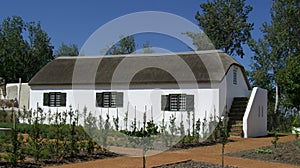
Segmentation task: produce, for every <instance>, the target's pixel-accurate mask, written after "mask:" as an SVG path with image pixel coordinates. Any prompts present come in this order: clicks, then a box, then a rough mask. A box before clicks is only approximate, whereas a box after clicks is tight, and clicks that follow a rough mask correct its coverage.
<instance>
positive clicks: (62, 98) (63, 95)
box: [60, 93, 67, 107]
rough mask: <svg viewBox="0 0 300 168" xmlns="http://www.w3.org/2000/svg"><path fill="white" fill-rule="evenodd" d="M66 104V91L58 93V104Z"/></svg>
mask: <svg viewBox="0 0 300 168" xmlns="http://www.w3.org/2000/svg"><path fill="white" fill-rule="evenodd" d="M66 105H67V93H60V106H63V107H65V106H66Z"/></svg>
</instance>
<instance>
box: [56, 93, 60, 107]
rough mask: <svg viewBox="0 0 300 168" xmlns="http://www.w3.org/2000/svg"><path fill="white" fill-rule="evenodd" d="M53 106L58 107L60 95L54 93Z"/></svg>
mask: <svg viewBox="0 0 300 168" xmlns="http://www.w3.org/2000/svg"><path fill="white" fill-rule="evenodd" d="M55 106H56V107H59V106H60V93H55Z"/></svg>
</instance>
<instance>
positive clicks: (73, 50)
mask: <svg viewBox="0 0 300 168" xmlns="http://www.w3.org/2000/svg"><path fill="white" fill-rule="evenodd" d="M54 55H55V57H59V56H78V55H79V51H78V47H77V45H75V44H70V45H67V44H65V43H61V46H60V47H59V48H58V50H56V51H55V53H54Z"/></svg>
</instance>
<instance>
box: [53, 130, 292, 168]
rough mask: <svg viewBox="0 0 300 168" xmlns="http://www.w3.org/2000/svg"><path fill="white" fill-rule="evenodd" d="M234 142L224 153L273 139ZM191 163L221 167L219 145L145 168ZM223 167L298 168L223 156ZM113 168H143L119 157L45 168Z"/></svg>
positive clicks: (153, 160) (161, 157) (157, 159)
mask: <svg viewBox="0 0 300 168" xmlns="http://www.w3.org/2000/svg"><path fill="white" fill-rule="evenodd" d="M230 139H231V140H233V142H229V143H228V144H226V147H225V153H232V152H237V151H241V150H247V149H254V148H258V147H262V146H268V145H271V141H272V137H263V138H248V139H242V138H230ZM291 140H294V137H293V136H282V137H280V139H279V142H286V141H291ZM189 159H192V160H194V161H203V162H209V163H216V164H221V145H220V144H217V145H213V146H206V147H197V148H192V149H187V150H178V151H168V152H163V153H159V154H156V155H153V156H149V157H147V167H152V166H158V165H162V164H167V163H174V162H179V161H184V160H189ZM225 164H226V165H235V166H239V167H245V168H247V167H255V168H256V167H258V168H267V167H272V168H288V167H290V168H293V167H295V168H296V167H297V166H293V165H288V164H281V163H274V162H264V161H257V160H250V159H243V158H236V157H229V156H225ZM77 167H79V168H85V167H87V168H99V167H101V168H102V167H107V168H115V167H124V168H125V167H142V159H141V158H140V157H118V158H110V159H104V160H96V161H89V162H82V163H74V164H68V165H62V166H55V167H54V166H53V167H48V168H77Z"/></svg>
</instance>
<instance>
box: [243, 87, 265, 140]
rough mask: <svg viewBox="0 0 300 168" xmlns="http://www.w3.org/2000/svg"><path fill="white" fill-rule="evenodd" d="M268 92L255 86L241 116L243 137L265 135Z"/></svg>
mask: <svg viewBox="0 0 300 168" xmlns="http://www.w3.org/2000/svg"><path fill="white" fill-rule="evenodd" d="M267 101H268V92H267V90H265V89H261V88H257V87H255V88H254V89H253V91H252V93H251V96H250V99H249V102H248V105H247V109H246V112H245V114H244V117H243V131H244V138H250V137H258V136H264V135H267V110H268V106H267Z"/></svg>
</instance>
